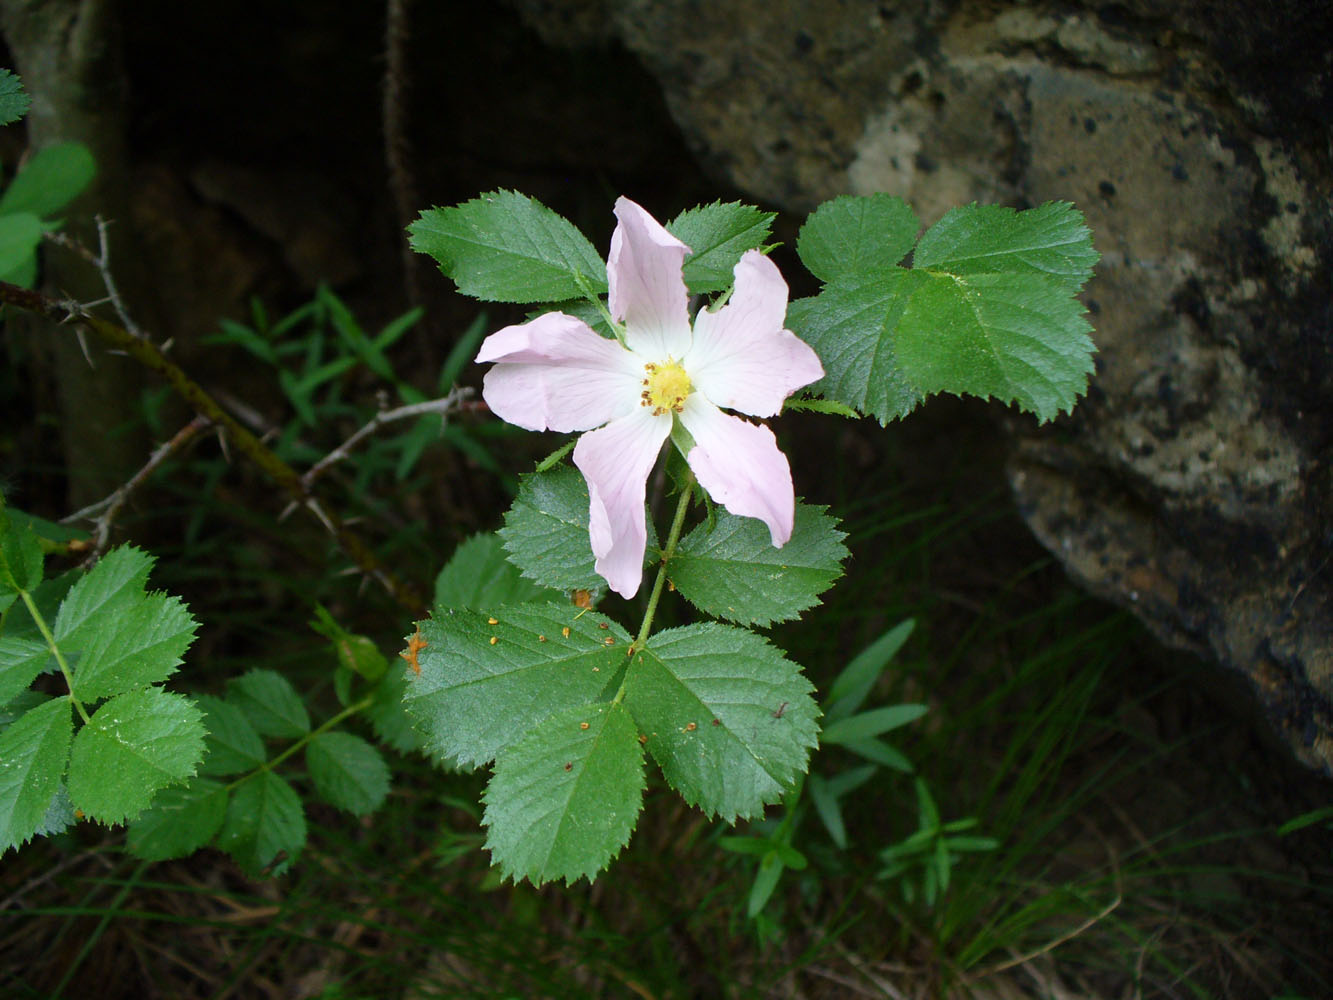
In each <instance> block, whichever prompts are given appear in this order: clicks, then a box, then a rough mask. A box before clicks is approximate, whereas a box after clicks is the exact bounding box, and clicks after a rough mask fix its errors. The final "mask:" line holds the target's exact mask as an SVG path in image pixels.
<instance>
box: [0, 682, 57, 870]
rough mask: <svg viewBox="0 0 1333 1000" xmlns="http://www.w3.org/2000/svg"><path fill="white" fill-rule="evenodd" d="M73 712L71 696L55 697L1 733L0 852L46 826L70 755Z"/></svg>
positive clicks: (18, 844) (24, 841) (16, 844)
mask: <svg viewBox="0 0 1333 1000" xmlns="http://www.w3.org/2000/svg"><path fill="white" fill-rule="evenodd" d="M72 713H73V709H72V708H71V707H70V703H69V699H68V698H52V699H51V700H50V701H48V702H45V703H43V704H41V705H38V706H37V707H36V708H33V709H30V710H29V711H28V712H26V713H25V714H24V715H22V716H20V717H19V718H18V720H17V721H16V722H14V723H12V724H11V725H10V726H9V727H8V728H6V729H5V731H4V732H2V733H0V854H3V853H4V852H5V851H7V850H9V849H10V848H11V847H19V846H21V845H22V844H24V843H26V842H27V841H28V840H29V839H30V838H31V837H32V835H33V834H34V833H36V832H37V830H38V829H39V828H40V827H41V826H42V823H43V821H44V820H45V818H46V813H47V810H48V809H49V808H50V806H51V802H52V800H53V799H54V798H55V795H56V791H57V790H58V789H59V788H60V778H61V776H62V775H63V774H64V773H65V762H66V761H67V760H68V759H69V742H70V736H71V735H72V734H73V732H74V723H73V719H72V718H71V715H72Z"/></svg>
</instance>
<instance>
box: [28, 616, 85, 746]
mask: <svg viewBox="0 0 1333 1000" xmlns="http://www.w3.org/2000/svg"><path fill="white" fill-rule="evenodd" d="M19 596H20V597H22V598H23V603H24V604H25V605H27V608H28V614H30V615H32V620H33V621H34V622H36V623H37V631H39V632H41V633H42V638H43V639H45V640H46V647H47V649H49V650H51V655H52V656H54V657H55V658H56V663H57V664H59V665H60V673H61V674H62V675H63V676H64V678H65V686H66V687H68V688H69V700H70V701H72V702H74V708H75V710H76V711H77V712H78V713H79V715H80V716H81V717H82V718H83V721H84V722H87V721H88V710H87V709H86V708H84V707H83V703H82V702H80V701H79V699H78V698H75V697H74V677H73V676H72V675H71V674H70V672H69V664H68V663H66V662H65V654H64V653H62V652H61V651H60V647H59V646H57V645H56V639H55V636H53V635H52V634H51V629H50V628H49V627H48V626H47V624H46V619H45V618H43V617H42V613H41V612H40V611H39V610H37V602H36V601H34V600H33V599H32V595H31V594H29V593H28V592H27V591H26V590H20V591H19Z"/></svg>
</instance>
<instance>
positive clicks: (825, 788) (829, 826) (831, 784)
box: [805, 764, 877, 851]
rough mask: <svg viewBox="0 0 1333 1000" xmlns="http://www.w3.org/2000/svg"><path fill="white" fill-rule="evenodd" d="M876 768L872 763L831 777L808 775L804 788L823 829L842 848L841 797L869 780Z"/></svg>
mask: <svg viewBox="0 0 1333 1000" xmlns="http://www.w3.org/2000/svg"><path fill="white" fill-rule="evenodd" d="M876 770H877V768H876V767H875V766H874V765H873V764H866V765H864V766H862V767H858V768H854V769H852V770H850V771H844V772H843V773H842V774H839V775H837V776H836V777H834V778H832V779H826V778H823V777H821V776H820V775H818V774H812V775H810V780H809V781H808V782H807V783H806V786H805V787H806V788H808V789H809V790H810V801H811V802H813V803H814V806H815V812H816V813H818V814H819V819H820V821H821V822H822V823H823V824H824V829H826V830H827V831H828V834H829V837H831V838H832V840H833V843H835V844H837V845H838V847H839V848H840V849H842V850H844V851H845V850H846V849H847V827H846V825H845V824H844V823H843V820H842V797H843V796H844V795H846V794H847V793H848V792H850V791H852V790H853V789H855V788H858V787H860V786H861V785H863V784H865V783H866V782H867V781H869V780H870V778H871V776H872V775H874V773H875V771H876Z"/></svg>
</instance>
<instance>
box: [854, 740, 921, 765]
mask: <svg viewBox="0 0 1333 1000" xmlns="http://www.w3.org/2000/svg"><path fill="white" fill-rule="evenodd" d="M843 746H845V747H846V748H847V749H848V750H850V751H851V752H852V753H854V754H857V755H858V756H861V757H864V758H865V759H866V760H873V761H874V762H875V763H876V764H882V765H883V766H884V767H887V768H890V769H892V770H894V771H901V772H902V773H903V774H911V773H912V772H913V771H915V770H916V768H914V767H912V762H911V761H910V760H908V759H907V758H906V757H904V756H903V754H902V753H901V752H900V751H899V750H897V749H896V748H894V747H891V746H889V744H887V743H885V742H884V741H883V740H878V739H867V740H851V741H849V742H847V743H844V744H843Z"/></svg>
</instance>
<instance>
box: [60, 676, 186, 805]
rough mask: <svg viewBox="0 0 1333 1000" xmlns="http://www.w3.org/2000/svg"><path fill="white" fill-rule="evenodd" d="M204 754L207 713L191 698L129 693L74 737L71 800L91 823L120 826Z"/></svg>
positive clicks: (143, 691) (150, 692)
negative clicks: (98, 822)
mask: <svg viewBox="0 0 1333 1000" xmlns="http://www.w3.org/2000/svg"><path fill="white" fill-rule="evenodd" d="M203 756H204V723H203V713H202V712H201V711H199V709H198V708H197V707H196V706H195V705H194V704H193V703H192V702H191V701H190V700H189V699H188V698H185V697H184V696H182V695H178V694H172V693H170V692H167V691H163V690H161V689H159V688H152V687H150V688H141V689H140V690H138V691H130V692H128V693H127V694H121V695H117V696H116V697H114V698H112V699H111V700H110V701H107V702H106V703H104V704H103V705H102V707H101V708H99V709H98V710H97V711H96V712H94V713H93V717H92V718H91V719H89V720H88V722H87V723H86V724H85V725H84V726H83V728H82V729H80V730H79V732H78V735H77V736H75V737H74V745H73V747H72V748H71V750H70V759H69V796H70V799H71V800H72V801H73V802H74V805H75V807H76V808H78V809H80V810H82V811H83V813H84V814H85V815H87V816H89V817H91V818H92V819H95V820H98V821H100V822H103V823H121V822H124V821H125V820H126V819H131V818H133V817H135V816H138V815H139V813H141V812H143V810H144V809H145V808H147V806H148V804H149V803H150V802H151V801H152V799H153V796H154V795H155V794H156V793H157V792H158V791H159V790H161V789H163V788H165V787H167V786H168V785H174V784H177V783H179V782H182V781H184V780H185V779H187V778H189V777H191V776H192V775H194V773H195V770H196V769H197V768H198V766H199V762H200V760H201V759H202V758H203Z"/></svg>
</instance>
